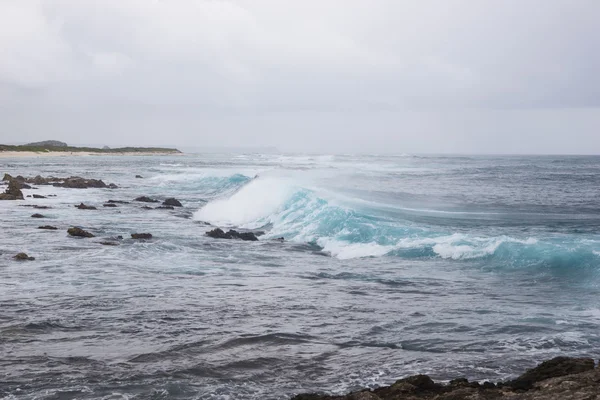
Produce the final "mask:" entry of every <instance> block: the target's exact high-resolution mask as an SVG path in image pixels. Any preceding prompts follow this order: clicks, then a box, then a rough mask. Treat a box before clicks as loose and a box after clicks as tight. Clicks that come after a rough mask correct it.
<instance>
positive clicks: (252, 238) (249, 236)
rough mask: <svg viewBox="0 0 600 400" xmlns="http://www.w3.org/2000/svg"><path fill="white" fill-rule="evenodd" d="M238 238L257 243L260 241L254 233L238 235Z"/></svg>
mask: <svg viewBox="0 0 600 400" xmlns="http://www.w3.org/2000/svg"><path fill="white" fill-rule="evenodd" d="M233 232H235V231H233ZM237 237H238V238H239V239H242V240H248V241H251V242H256V241H257V240H258V238H257V237H256V235H254V233H252V232H242V233H238V235H237Z"/></svg>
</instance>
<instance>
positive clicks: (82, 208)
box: [75, 203, 97, 210]
mask: <svg viewBox="0 0 600 400" xmlns="http://www.w3.org/2000/svg"><path fill="white" fill-rule="evenodd" d="M75 207H76V208H79V209H80V210H97V208H96V207H94V206H88V205H85V204H83V203H81V204H79V205H78V206H75Z"/></svg>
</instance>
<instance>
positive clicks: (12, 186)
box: [0, 175, 23, 200]
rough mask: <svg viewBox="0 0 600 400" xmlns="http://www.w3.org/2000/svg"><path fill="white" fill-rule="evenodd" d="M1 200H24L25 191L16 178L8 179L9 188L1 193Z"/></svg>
mask: <svg viewBox="0 0 600 400" xmlns="http://www.w3.org/2000/svg"><path fill="white" fill-rule="evenodd" d="M9 176H10V175H9ZM0 200H23V192H21V188H20V185H19V182H18V181H17V180H16V179H15V178H11V179H10V180H9V181H8V188H7V189H6V191H5V192H4V193H0Z"/></svg>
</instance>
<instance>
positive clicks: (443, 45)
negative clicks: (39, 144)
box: [0, 0, 600, 154]
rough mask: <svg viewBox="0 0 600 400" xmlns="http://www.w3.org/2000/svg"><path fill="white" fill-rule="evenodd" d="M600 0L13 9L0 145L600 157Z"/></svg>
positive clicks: (64, 1) (27, 3)
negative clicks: (47, 141) (56, 142)
mask: <svg viewBox="0 0 600 400" xmlns="http://www.w3.org/2000/svg"><path fill="white" fill-rule="evenodd" d="M599 73H600V1H598V0H563V1H559V0H437V1H434V0H430V1H427V0H423V1H414V0H411V1H402V0H364V1H362V0H297V1H296V0H0V142H7V143H18V142H27V141H33V140H43V139H58V140H64V141H66V142H69V143H72V144H107V145H110V146H117V145H146V146H150V145H165V144H166V145H175V146H180V147H186V146H200V147H203V146H207V147H215V146H275V147H277V148H279V149H280V150H282V151H309V152H321V153H332V152H359V151H361V152H400V153H414V152H417V153H424V152H434V153H438V152H450V153H452V152H454V153H456V152H458V153H588V154H589V153H595V154H600V78H599Z"/></svg>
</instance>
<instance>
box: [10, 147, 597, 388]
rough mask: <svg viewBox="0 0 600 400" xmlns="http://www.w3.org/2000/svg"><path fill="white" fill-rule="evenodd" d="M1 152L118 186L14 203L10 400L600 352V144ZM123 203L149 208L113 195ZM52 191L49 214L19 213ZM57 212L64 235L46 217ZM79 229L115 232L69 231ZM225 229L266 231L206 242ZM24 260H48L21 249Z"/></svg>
mask: <svg viewBox="0 0 600 400" xmlns="http://www.w3.org/2000/svg"><path fill="white" fill-rule="evenodd" d="M0 166H1V167H2V168H0V172H1V173H2V174H3V173H9V174H11V175H13V176H15V175H23V176H31V177H33V176H35V175H42V176H71V175H78V176H83V177H86V178H97V179H102V180H103V181H104V182H106V183H115V184H117V185H118V186H119V188H118V189H95V188H91V189H67V188H58V187H53V186H39V188H38V189H37V190H24V193H25V194H33V193H36V194H40V195H50V194H55V195H56V197H48V198H45V199H32V198H26V199H25V200H24V201H0V226H1V227H2V228H1V230H0V253H1V255H0V398H4V399H23V400H29V399H31V400H33V399H61V400H69V399H219V400H221V399H223V400H225V399H289V398H290V397H291V396H292V395H294V394H297V393H301V392H326V393H343V392H348V391H350V390H355V389H359V388H363V387H376V386H379V385H386V384H390V383H392V382H394V380H396V379H398V378H401V377H404V376H407V375H411V374H415V373H425V374H429V375H430V376H431V377H432V378H434V379H436V380H447V379H452V378H456V377H461V376H464V377H467V378H469V379H475V380H485V379H489V380H494V381H497V380H502V379H508V378H510V377H514V376H516V375H518V374H520V373H522V372H523V371H524V369H526V368H529V367H532V366H534V365H535V364H536V363H537V362H539V361H541V360H545V359H548V358H551V357H554V356H556V355H568V356H590V357H593V358H595V359H598V358H599V357H600V329H599V328H600V290H599V289H600V157H590V156H434V155H426V156H417V155H408V154H403V155H396V156H390V155H297V154H284V155H281V154H242V155H232V154H198V155H185V156H148V157H126V156H122V157H121V156H89V157H39V158H0ZM137 174H139V175H142V176H143V179H139V178H136V177H135V175H137ZM142 195H147V196H150V197H153V198H157V199H161V200H162V199H164V198H167V197H175V198H177V199H179V200H180V201H181V202H182V204H183V207H181V208H176V209H174V210H165V209H144V208H142V206H144V205H146V204H144V203H138V202H133V201H132V200H133V199H134V198H136V197H138V196H142ZM109 199H114V200H123V201H128V202H130V203H129V204H119V205H118V207H115V208H104V207H102V204H103V203H104V202H106V201H107V200H109ZM81 202H83V203H85V204H89V205H93V206H97V207H98V209H97V210H79V209H76V208H74V207H73V206H74V205H76V204H79V203H81ZM34 204H37V205H44V206H49V207H51V208H49V209H43V210H36V209H32V208H30V207H22V206H23V205H34ZM150 205H151V206H153V207H154V206H156V205H154V204H150ZM34 212H40V213H42V214H44V215H45V216H46V218H45V219H36V218H30V215H31V214H33V213H34ZM48 224H49V225H54V226H56V227H58V228H59V229H58V230H56V231H46V230H39V229H37V227H38V226H39V225H48ZM71 226H78V227H81V228H83V229H86V230H88V231H90V232H92V233H93V234H95V235H96V238H90V239H81V238H72V237H69V236H68V235H67V232H66V230H67V228H69V227H71ZM216 226H218V227H222V228H228V229H229V228H235V229H238V230H241V231H244V230H256V231H258V230H260V231H264V232H265V234H264V235H263V236H260V238H259V239H260V240H259V241H256V242H247V241H238V240H223V239H213V238H210V237H207V236H206V235H205V232H206V231H208V230H210V229H213V228H214V227H216ZM135 232H149V233H152V235H153V238H152V239H150V240H145V241H140V240H133V239H129V237H130V234H131V233H135ZM118 235H121V236H123V237H124V239H122V240H116V241H117V242H118V243H119V245H118V246H104V245H102V244H100V241H103V240H106V238H111V237H112V238H115V237H117V236H118ZM279 238H283V239H284V240H283V241H281V240H280V239H279ZM18 252H26V253H27V254H29V255H30V256H34V257H35V258H36V259H35V261H24V262H17V261H14V260H12V256H13V255H14V254H16V253H18Z"/></svg>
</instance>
